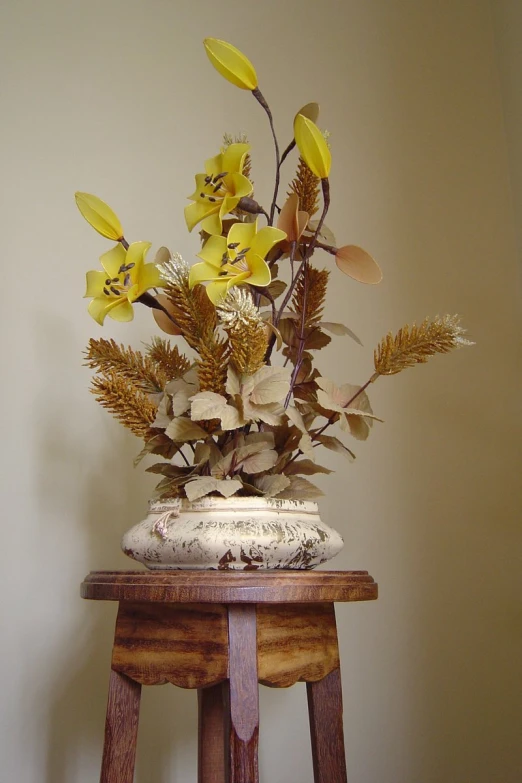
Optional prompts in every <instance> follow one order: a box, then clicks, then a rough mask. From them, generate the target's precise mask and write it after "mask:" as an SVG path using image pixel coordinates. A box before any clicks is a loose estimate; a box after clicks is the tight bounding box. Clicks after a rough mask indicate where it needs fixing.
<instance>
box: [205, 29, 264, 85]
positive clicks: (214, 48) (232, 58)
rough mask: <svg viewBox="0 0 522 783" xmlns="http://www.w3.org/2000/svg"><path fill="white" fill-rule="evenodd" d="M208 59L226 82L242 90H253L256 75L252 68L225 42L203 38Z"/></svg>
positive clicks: (246, 58) (236, 50) (241, 54)
mask: <svg viewBox="0 0 522 783" xmlns="http://www.w3.org/2000/svg"><path fill="white" fill-rule="evenodd" d="M203 43H204V45H205V49H206V52H207V55H208V59H209V60H210V62H211V63H212V65H213V66H214V68H215V69H216V71H218V72H219V73H220V74H221V76H223V77H224V78H225V79H227V81H229V82H231V83H232V84H235V86H236V87H240V88H241V89H242V90H255V89H256V87H257V74H256V71H255V68H254V66H253V65H252V63H251V62H250V60H249V59H248V57H245V55H244V54H243V52H240V51H239V49H236V47H235V46H232V44H229V43H227V42H226V41H219V40H217V39H216V38H205V40H204V41H203Z"/></svg>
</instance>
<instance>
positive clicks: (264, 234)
mask: <svg viewBox="0 0 522 783" xmlns="http://www.w3.org/2000/svg"><path fill="white" fill-rule="evenodd" d="M283 239H286V233H285V232H284V231H281V229H280V228H272V226H265V227H264V228H262V229H261V231H258V233H257V234H256V236H255V237H254V240H253V242H252V245H251V247H252V252H253V253H255V254H257V255H258V256H260V257H261V258H266V256H267V255H268V253H269V252H270V251H271V250H272V248H273V247H274V245H277V244H278V242H282V241H283Z"/></svg>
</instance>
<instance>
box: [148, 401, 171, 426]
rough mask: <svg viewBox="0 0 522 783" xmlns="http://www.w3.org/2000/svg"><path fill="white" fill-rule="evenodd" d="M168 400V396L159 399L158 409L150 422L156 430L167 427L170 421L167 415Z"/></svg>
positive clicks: (169, 416)
mask: <svg viewBox="0 0 522 783" xmlns="http://www.w3.org/2000/svg"><path fill="white" fill-rule="evenodd" d="M169 408H170V399H169V396H168V394H164V395H163V397H162V398H161V400H160V402H159V404H158V409H157V411H156V418H155V419H154V421H153V422H152V426H153V427H154V428H155V429H158V430H164V429H165V427H168V425H169V424H170V422H171V420H172V416H171V415H170V413H169Z"/></svg>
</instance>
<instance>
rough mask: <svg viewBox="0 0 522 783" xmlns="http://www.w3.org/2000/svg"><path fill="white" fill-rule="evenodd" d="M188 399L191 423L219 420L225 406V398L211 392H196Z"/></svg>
mask: <svg viewBox="0 0 522 783" xmlns="http://www.w3.org/2000/svg"><path fill="white" fill-rule="evenodd" d="M190 399H191V401H192V407H191V409H190V417H191V419H192V420H193V421H208V420H209V419H219V418H221V414H222V412H223V410H224V409H225V407H226V405H227V400H226V397H223V395H222V394H216V393H215V392H211V391H204V392H198V394H194V396H193V397H191V398H190Z"/></svg>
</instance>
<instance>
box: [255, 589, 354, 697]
mask: <svg viewBox="0 0 522 783" xmlns="http://www.w3.org/2000/svg"><path fill="white" fill-rule="evenodd" d="M257 666H258V678H259V682H261V683H262V684H263V685H268V686H271V687H274V688H288V687H289V686H290V685H293V684H294V683H295V682H297V681H298V680H305V681H306V682H311V681H314V680H320V679H321V678H322V677H325V676H326V675H327V674H329V673H330V672H331V671H332V670H333V669H336V668H338V667H339V648H338V645H337V628H336V625H335V610H334V605H333V604H331V603H330V604H275V605H274V604H260V605H259V606H258V607H257Z"/></svg>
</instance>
